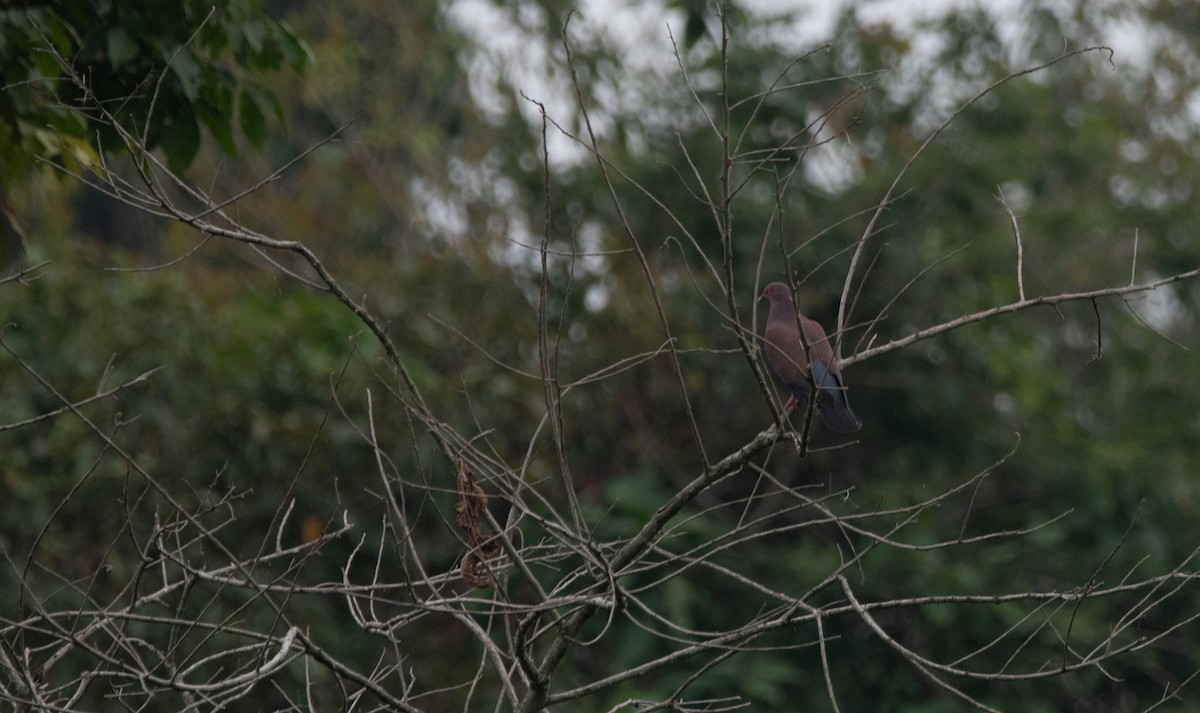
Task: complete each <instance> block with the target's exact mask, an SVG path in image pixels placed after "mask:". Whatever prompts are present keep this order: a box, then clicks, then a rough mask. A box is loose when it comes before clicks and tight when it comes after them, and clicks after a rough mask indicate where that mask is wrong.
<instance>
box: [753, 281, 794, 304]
mask: <svg viewBox="0 0 1200 713" xmlns="http://www.w3.org/2000/svg"><path fill="white" fill-rule="evenodd" d="M759 299H760V300H769V301H770V302H771V303H772V304H774V303H775V302H778V301H780V300H787V301H789V302H790V301H791V299H792V291H791V290H789V289H788V286H787V285H785V284H783V283H782V282H772V283H771V284H769V285H767V287H766V289H765V290H763V293H762V296H761V297H759Z"/></svg>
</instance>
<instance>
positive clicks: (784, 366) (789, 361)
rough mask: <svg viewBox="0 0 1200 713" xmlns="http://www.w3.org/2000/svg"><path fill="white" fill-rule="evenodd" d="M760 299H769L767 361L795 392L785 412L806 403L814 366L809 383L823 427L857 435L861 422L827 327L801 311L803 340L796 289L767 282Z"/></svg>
mask: <svg viewBox="0 0 1200 713" xmlns="http://www.w3.org/2000/svg"><path fill="white" fill-rule="evenodd" d="M762 299H765V300H769V301H770V302H771V311H770V313H769V314H768V315H767V329H766V331H765V332H764V333H763V341H764V343H765V345H766V354H767V363H768V364H770V365H771V370H772V371H774V372H775V375H776V376H778V377H779V378H780V380H782V381H783V382H784V383H785V384H787V387H788V390H789V391H791V392H792V397H791V398H790V399H788V403H787V406H785V407H784V410H787V408H788V407H790V406H791V405H792V403H793V402H794V403H796V404H797V405H799V407H800V409H801V410H803V409H805V408H807V407H808V394H809V390H810V381H809V367H810V365H811V367H812V370H811V378H812V380H811V384H815V385H816V387H817V415H819V416H820V417H821V420H822V421H823V422H824V423H825V425H826V426H828V427H829V429H830V430H832V431H837V432H838V433H853V432H854V431H857V430H859V429H860V428H862V421H860V420H859V418H858V416H855V415H854V412H853V411H851V410H850V399H849V398H848V397H847V396H846V386H845V384H844V383H843V382H842V370H841V369H839V368H838V365H837V360H836V359H835V358H834V356H833V348H832V347H831V346H829V337H827V336H825V330H824V329H821V325H819V324H817V323H816V322H814V321H812V320H811V319H809V318H807V317H805V316H804V315H799V324H800V325H803V327H804V339H803V341H801V339H800V329H799V328H798V326H797V314H796V307H795V305H793V304H792V292H791V290H789V289H788V286H787V285H785V284H783V283H782V282H772V283H771V284H769V285H767V288H766V289H765V290H763V293H762Z"/></svg>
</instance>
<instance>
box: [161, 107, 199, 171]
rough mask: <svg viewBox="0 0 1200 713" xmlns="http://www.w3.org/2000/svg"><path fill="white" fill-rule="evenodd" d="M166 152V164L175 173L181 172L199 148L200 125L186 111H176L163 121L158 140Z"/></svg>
mask: <svg viewBox="0 0 1200 713" xmlns="http://www.w3.org/2000/svg"><path fill="white" fill-rule="evenodd" d="M160 143H161V145H162V148H163V151H165V152H166V154H167V165H169V166H170V167H171V170H172V171H175V172H176V173H181V172H183V170H184V169H186V168H187V167H188V164H190V163H191V162H192V159H193V158H195V156H196V152H197V151H199V150H200V127H199V126H197V125H196V118H195V116H194V115H192V114H190V113H188V112H178V113H176V114H174V115H173V116H172V117H171V119H170V120H168V121H166V122H164V125H163V128H162V137H161V140H160Z"/></svg>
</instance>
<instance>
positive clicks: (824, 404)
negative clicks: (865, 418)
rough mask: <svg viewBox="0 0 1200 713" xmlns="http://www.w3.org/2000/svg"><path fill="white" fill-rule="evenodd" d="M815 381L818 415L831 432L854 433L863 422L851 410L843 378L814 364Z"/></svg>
mask: <svg viewBox="0 0 1200 713" xmlns="http://www.w3.org/2000/svg"><path fill="white" fill-rule="evenodd" d="M812 369H813V380H814V381H816V382H817V393H818V394H819V396H817V414H819V415H820V416H821V420H822V421H823V422H824V423H825V425H826V426H828V427H829V430H831V431H837V432H838V433H854V432H855V431H858V430H860V429H861V428H862V420H861V419H859V417H858V416H857V415H855V413H854V411H852V410H851V409H850V398H849V397H848V396H846V387H845V386H843V385H842V380H841V378H839V377H838V375H837V374H835V373H833V372H832V371H830V370H829V369H828V368H827V367H826V366H825V365H824V364H822V363H821V362H816V361H814V362H813V365H812Z"/></svg>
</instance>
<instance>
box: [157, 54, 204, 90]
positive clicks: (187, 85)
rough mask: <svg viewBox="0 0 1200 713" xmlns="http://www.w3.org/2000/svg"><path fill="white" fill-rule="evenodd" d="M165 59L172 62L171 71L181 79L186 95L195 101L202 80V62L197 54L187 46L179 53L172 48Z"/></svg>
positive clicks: (181, 86)
mask: <svg viewBox="0 0 1200 713" xmlns="http://www.w3.org/2000/svg"><path fill="white" fill-rule="evenodd" d="M164 59H166V60H167V61H168V62H170V63H171V73H172V74H174V75H175V78H176V79H177V80H178V81H179V86H180V88H182V89H183V93H184V95H186V96H187V98H188V99H189V100H192V101H195V99H196V97H197V96H199V95H200V84H201V81H202V76H201V75H202V72H201V67H200V63H199V62H197V61H196V58H195V56H193V55H192V53H191V51H190V50H188V49H187V48H186V47H184V48H183V49H181V50H180V51H179V52H178V53H176V52H175V51H174V48H172V50H171V51H170V52H168V53H166V56H165V58H164Z"/></svg>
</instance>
